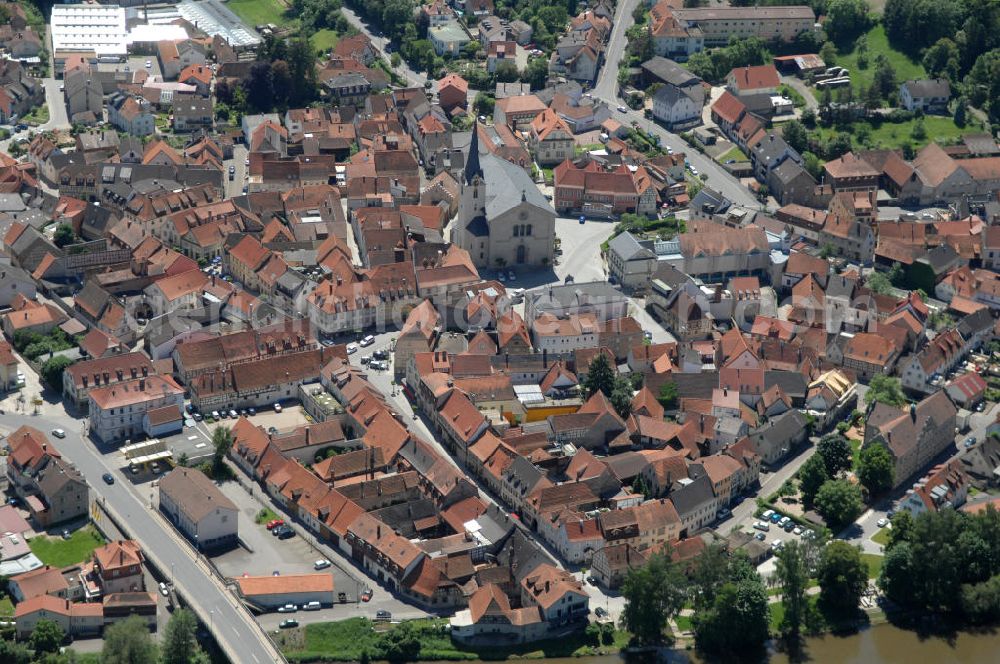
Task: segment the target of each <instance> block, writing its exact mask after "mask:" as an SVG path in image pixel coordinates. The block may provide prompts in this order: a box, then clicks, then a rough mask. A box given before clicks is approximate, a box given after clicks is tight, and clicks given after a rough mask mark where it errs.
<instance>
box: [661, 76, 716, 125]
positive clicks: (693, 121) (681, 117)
mask: <svg viewBox="0 0 1000 664" xmlns="http://www.w3.org/2000/svg"><path fill="white" fill-rule="evenodd" d="M704 99H705V93H704V90H703V89H702V88H701V87H697V88H692V89H691V90H685V89H683V88H678V87H675V86H673V85H664V86H663V87H661V88H660V89H659V90H657V91H656V94H654V95H653V117H654V118H656V119H657V120H659V121H660V122H662V123H664V124H665V125H667V127H668V128H670V129H675V128H677V127H691V126H694V125H697V124H700V123H701V110H702V107H703V106H704Z"/></svg>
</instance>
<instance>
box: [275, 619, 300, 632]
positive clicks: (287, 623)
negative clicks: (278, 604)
mask: <svg viewBox="0 0 1000 664" xmlns="http://www.w3.org/2000/svg"><path fill="white" fill-rule="evenodd" d="M298 626H299V621H298V620H296V619H295V618H288V619H286V620H282V621H281V622H280V623H279V624H278V627H280V628H281V629H291V628H292V627H298Z"/></svg>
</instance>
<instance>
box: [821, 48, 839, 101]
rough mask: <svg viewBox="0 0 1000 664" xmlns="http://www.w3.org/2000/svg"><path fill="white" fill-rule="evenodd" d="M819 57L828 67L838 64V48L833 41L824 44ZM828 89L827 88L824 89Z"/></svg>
mask: <svg viewBox="0 0 1000 664" xmlns="http://www.w3.org/2000/svg"><path fill="white" fill-rule="evenodd" d="M819 57H820V59H822V60H823V62H825V63H826V65H827V66H828V67H832V66H833V65H835V64H837V46H836V44H834V43H833V42H832V41H828V42H823V45H822V46H821V47H820V49H819ZM824 89H826V88H824Z"/></svg>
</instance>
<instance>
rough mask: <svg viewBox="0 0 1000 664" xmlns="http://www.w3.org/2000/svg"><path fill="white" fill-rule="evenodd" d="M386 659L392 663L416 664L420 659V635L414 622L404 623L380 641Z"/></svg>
mask: <svg viewBox="0 0 1000 664" xmlns="http://www.w3.org/2000/svg"><path fill="white" fill-rule="evenodd" d="M380 645H381V646H382V650H383V651H384V652H385V658H386V659H387V660H389V661H390V662H415V661H417V660H418V659H419V657H420V648H421V643H420V635H419V634H418V633H417V630H416V628H414V627H413V623H412V622H403V623H400V624H399V625H397V626H396V627H395V628H393V629H391V630H389V631H388V632H386V633H385V634H384V635H383V636H382V638H381V639H380Z"/></svg>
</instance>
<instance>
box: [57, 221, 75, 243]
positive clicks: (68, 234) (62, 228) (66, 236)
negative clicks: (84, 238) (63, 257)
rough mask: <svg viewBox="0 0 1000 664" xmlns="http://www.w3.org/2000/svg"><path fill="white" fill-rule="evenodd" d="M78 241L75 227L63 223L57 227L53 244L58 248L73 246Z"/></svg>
mask: <svg viewBox="0 0 1000 664" xmlns="http://www.w3.org/2000/svg"><path fill="white" fill-rule="evenodd" d="M75 241H76V233H74V232H73V227H72V226H70V225H69V224H67V223H65V222H63V223H61V224H59V225H58V226H56V232H55V233H54V234H53V235H52V242H53V243H54V244H55V245H56V246H57V247H60V248H62V247H65V246H66V245H68V244H73V242H75Z"/></svg>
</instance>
